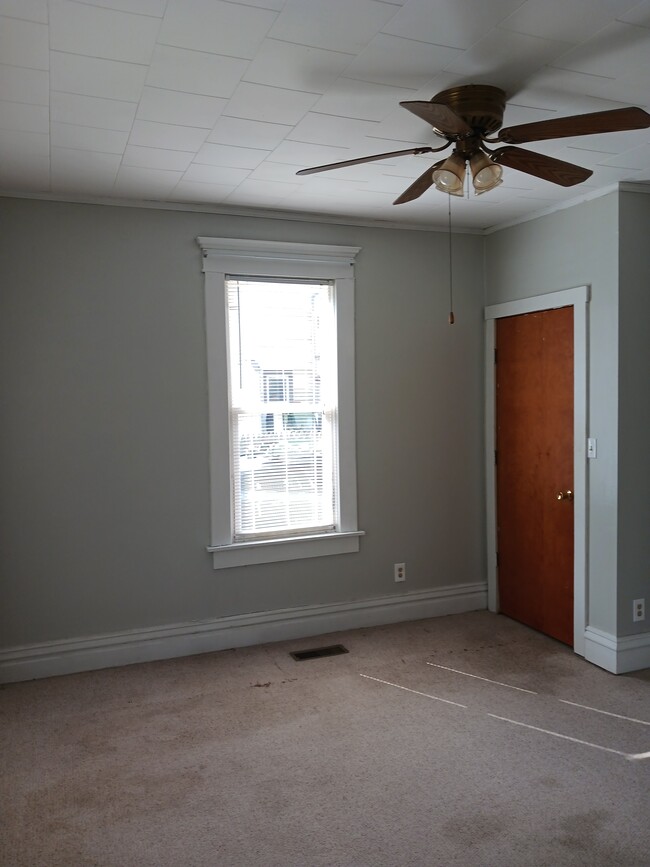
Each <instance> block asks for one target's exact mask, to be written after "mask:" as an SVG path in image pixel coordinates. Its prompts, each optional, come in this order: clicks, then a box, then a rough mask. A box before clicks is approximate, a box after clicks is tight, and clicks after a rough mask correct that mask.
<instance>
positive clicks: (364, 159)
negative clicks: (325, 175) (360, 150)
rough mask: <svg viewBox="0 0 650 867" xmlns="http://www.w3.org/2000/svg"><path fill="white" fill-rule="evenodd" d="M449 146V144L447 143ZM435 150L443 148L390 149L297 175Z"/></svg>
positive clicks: (304, 171)
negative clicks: (382, 152) (386, 151)
mask: <svg viewBox="0 0 650 867" xmlns="http://www.w3.org/2000/svg"><path fill="white" fill-rule="evenodd" d="M445 147H447V145H445ZM435 150H441V148H428V147H421V148H410V149H409V150H406V151H390V152H389V153H386V154H373V156H370V157H359V158H358V159H356V160H343V161H342V162H340V163H328V164H327V165H326V166H313V167H312V168H310V169H301V170H300V171H299V172H296V174H297V175H315V174H316V173H317V172H329V171H330V169H342V168H345V166H358V165H360V164H361V163H371V162H373V160H387V159H388V158H389V157H405V156H408V155H410V154H431V153H434V151H435Z"/></svg>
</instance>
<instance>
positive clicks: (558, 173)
mask: <svg viewBox="0 0 650 867" xmlns="http://www.w3.org/2000/svg"><path fill="white" fill-rule="evenodd" d="M490 157H491V159H492V160H493V161H494V162H495V163H498V164H499V165H501V166H508V168H511V169H517V171H519V172H525V173H526V174H527V175H534V176H535V177H536V178H541V179H542V180H544V181H550V182H551V183H552V184H559V185H560V186H562V187H572V186H573V185H574V184H581V183H582V182H583V181H586V180H587V178H589V177H591V175H592V174H593V172H591V171H590V170H589V169H583V168H582V167H581V166H576V165H574V164H573V163H565V162H564V160H556V159H555V158H554V157H547V156H546V155H545V154H537V153H535V152H534V151H527V150H524V149H523V148H513V147H505V148H498V149H497V150H495V151H492V153H491V154H490Z"/></svg>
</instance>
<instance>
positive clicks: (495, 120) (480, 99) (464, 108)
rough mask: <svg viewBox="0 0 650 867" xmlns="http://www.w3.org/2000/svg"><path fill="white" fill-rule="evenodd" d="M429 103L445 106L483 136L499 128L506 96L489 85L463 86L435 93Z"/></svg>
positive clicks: (497, 88) (499, 89) (498, 89)
mask: <svg viewBox="0 0 650 867" xmlns="http://www.w3.org/2000/svg"><path fill="white" fill-rule="evenodd" d="M431 102H437V103H442V104H443V105H446V106H447V107H448V108H450V109H451V110H452V111H453V112H455V113H456V114H457V115H459V116H460V117H462V119H463V120H464V121H465V123H466V124H468V125H469V126H471V127H472V129H473V130H474V131H475V132H477V133H478V134H479V135H483V136H484V135H486V134H487V133H491V132H496V131H497V130H498V129H500V128H501V125H502V123H503V112H504V111H505V108H506V94H505V92H504V91H503V90H501V88H500V87H492V86H491V85H489V84H464V85H461V86H460V87H450V88H449V90H443V91H441V92H440V93H437V94H436V95H435V96H434V97H433V99H432V100H431Z"/></svg>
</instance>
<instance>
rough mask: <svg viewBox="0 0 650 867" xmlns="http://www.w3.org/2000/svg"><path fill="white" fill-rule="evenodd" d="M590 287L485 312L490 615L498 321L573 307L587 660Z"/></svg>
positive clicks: (578, 542)
mask: <svg viewBox="0 0 650 867" xmlns="http://www.w3.org/2000/svg"><path fill="white" fill-rule="evenodd" d="M589 296H590V292H589V286H576V287H575V288H573V289H562V290H560V291H558V292H549V293H547V294H545V295H535V296H533V297H531V298H522V299H520V300H518V301H506V302H504V303H502V304H493V305H491V306H489V307H486V308H485V472H486V484H485V491H486V530H487V584H488V609H489V610H490V611H493V612H495V613H496V612H498V610H499V585H498V580H497V526H496V471H495V467H494V453H495V448H496V376H495V370H494V350H495V342H496V341H495V332H496V328H495V321H496V320H497V319H501V318H502V317H504V316H520V315H522V314H524V313H534V312H537V311H540V310H552V309H554V308H557V307H573V487H574V499H573V506H574V511H573V649H574V651H575V653H577V654H579V655H580V656H584V655H585V628H586V626H587V603H588V573H587V530H588V528H587V497H588V491H587V375H588V371H587V358H588V356H587V309H588V308H587V305H588V303H589Z"/></svg>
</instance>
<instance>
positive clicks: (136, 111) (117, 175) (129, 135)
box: [111, 0, 209, 190]
mask: <svg viewBox="0 0 650 867" xmlns="http://www.w3.org/2000/svg"><path fill="white" fill-rule="evenodd" d="M168 8H169V0H167V2H166V3H165V13H164V15H163V16H162V17H161V18H160V21H159V24H158V30H157V32H156V38H155V41H154V44H153V47H152V49H151V53H150V55H149V63H148V64H147V66H146V67H145V68H146V70H147V72H146V73H145V77H144V81H143V83H142V87H141V89H140V99H139V100H138V101H137V104H136V109H135V112H134V114H133V120H132V121H131V129H130V130H129V133H128V137H127V140H126V144H125V146H124V150H123V151H122V156H121V158H120V164H119V166H118V167H117V171H116V172H115V177H114V178H113V184H112V187H111V189H113V190H114V189H115V185H116V184H117V179H118V177H119V174H120V171H121V169H122V167H123V166H124V156H125V154H126V150H127V148H128V147H129V145H130V144H131V138H132V136H133V127H134V126H135V123H136V120H137V117H138V111H139V110H140V106H141V105H142V97H143V95H144V90H145V87H146V86H147V79H148V78H149V75H150V74H151V64H152V62H153V55H154V52H155V50H156V46H157V45H158V44H159V43H158V37H159V36H160V30H161V28H162V26H163V22H164V17H165V15H166V14H167V10H168ZM149 122H150V123H151V122H152V121H149ZM178 126H180V124H178ZM195 129H203V127H195ZM208 134H209V133H208V132H206V134H205V136H204V137H203V143H205V140H206V138H207V137H208ZM165 150H171V148H168V149H167V148H166V149H165ZM181 153H188V151H181Z"/></svg>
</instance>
